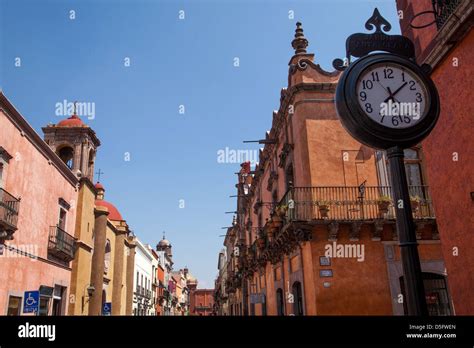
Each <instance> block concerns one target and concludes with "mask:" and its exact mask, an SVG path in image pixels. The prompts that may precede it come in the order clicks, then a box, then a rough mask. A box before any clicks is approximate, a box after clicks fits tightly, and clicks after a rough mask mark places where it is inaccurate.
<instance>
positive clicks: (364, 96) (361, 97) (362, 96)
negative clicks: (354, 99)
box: [359, 91, 367, 101]
mask: <svg viewBox="0 0 474 348" xmlns="http://www.w3.org/2000/svg"><path fill="white" fill-rule="evenodd" d="M359 95H360V100H361V101H366V100H367V93H365V92H364V91H362V92H360V93H359Z"/></svg>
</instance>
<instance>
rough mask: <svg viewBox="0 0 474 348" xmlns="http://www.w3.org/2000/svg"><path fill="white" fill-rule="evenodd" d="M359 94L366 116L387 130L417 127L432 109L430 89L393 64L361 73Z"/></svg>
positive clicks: (406, 69)
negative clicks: (430, 106)
mask: <svg viewBox="0 0 474 348" xmlns="http://www.w3.org/2000/svg"><path fill="white" fill-rule="evenodd" d="M356 91H357V100H358V102H359V106H360V107H361V109H362V110H363V112H364V113H365V114H366V115H367V116H368V117H369V118H370V119H372V120H373V121H375V122H376V123H377V124H379V125H381V126H384V127H388V128H395V129H400V128H409V127H412V126H414V125H416V124H417V123H419V122H420V121H421V120H422V119H423V118H424V117H425V116H426V112H427V111H428V108H429V107H428V105H430V104H429V103H430V100H429V98H430V97H429V94H428V92H427V88H426V86H425V85H424V83H423V82H422V80H421V79H420V78H419V77H418V76H417V74H416V73H415V72H413V71H412V70H411V69H408V68H407V67H405V66H403V65H400V64H397V63H392V62H383V63H376V64H373V65H371V66H369V67H368V68H366V69H365V70H364V71H362V73H361V74H360V76H359V78H358V79H357V84H356Z"/></svg>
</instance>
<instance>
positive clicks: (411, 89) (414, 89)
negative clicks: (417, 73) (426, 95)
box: [408, 80, 416, 91]
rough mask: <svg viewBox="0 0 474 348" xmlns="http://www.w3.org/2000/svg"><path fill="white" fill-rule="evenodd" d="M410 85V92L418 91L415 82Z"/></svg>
mask: <svg viewBox="0 0 474 348" xmlns="http://www.w3.org/2000/svg"><path fill="white" fill-rule="evenodd" d="M408 83H409V84H410V91H416V87H415V81H413V80H411V81H410V82H408Z"/></svg>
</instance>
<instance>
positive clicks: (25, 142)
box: [0, 92, 78, 315]
mask: <svg viewBox="0 0 474 348" xmlns="http://www.w3.org/2000/svg"><path fill="white" fill-rule="evenodd" d="M77 185H78V179H77V177H76V175H74V174H73V172H72V171H71V169H70V168H69V167H68V166H67V164H66V163H65V162H64V161H62V160H61V159H60V157H58V155H56V154H55V153H54V152H53V151H52V150H51V148H50V147H49V146H48V145H47V144H46V143H45V142H44V141H43V140H42V138H41V137H40V136H39V135H38V134H37V133H36V132H35V131H34V130H33V128H32V127H31V126H30V125H29V124H28V122H27V121H26V120H25V119H24V118H23V117H22V116H21V115H20V113H19V112H18V111H17V110H16V109H15V107H14V106H13V105H12V104H11V103H10V101H9V100H8V99H7V98H6V97H5V96H4V95H3V93H1V92H0V315H7V314H8V315H23V310H24V308H23V300H24V294H25V291H39V292H40V298H39V313H38V314H39V315H64V314H66V308H67V302H68V299H69V287H70V286H69V285H70V277H71V268H70V261H71V260H72V258H73V257H74V238H73V237H72V235H74V227H75V220H76V210H75V202H76V201H77ZM70 300H72V301H73V300H74V299H70ZM29 315H33V314H29Z"/></svg>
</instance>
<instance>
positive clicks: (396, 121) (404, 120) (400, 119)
mask: <svg viewBox="0 0 474 348" xmlns="http://www.w3.org/2000/svg"><path fill="white" fill-rule="evenodd" d="M382 120H383V118H382ZM410 122H411V118H410V117H409V116H403V117H402V116H392V125H394V126H395V127H397V126H399V125H400V124H401V123H410ZM382 123H383V122H382Z"/></svg>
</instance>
